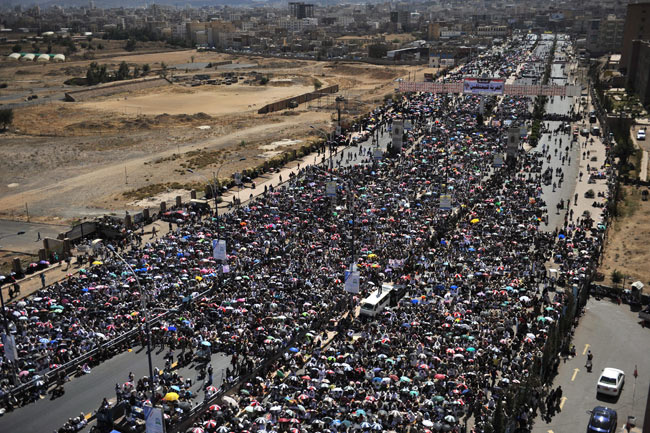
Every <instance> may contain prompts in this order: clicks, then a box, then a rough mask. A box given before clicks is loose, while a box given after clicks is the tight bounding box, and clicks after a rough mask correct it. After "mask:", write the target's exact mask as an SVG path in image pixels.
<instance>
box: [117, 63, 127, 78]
mask: <svg viewBox="0 0 650 433" xmlns="http://www.w3.org/2000/svg"><path fill="white" fill-rule="evenodd" d="M115 78H116V79H117V80H118V81H120V80H128V79H129V65H127V64H126V62H122V63H120V67H119V69H118V70H117V73H116V75H115Z"/></svg>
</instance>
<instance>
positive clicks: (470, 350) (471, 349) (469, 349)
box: [465, 347, 476, 352]
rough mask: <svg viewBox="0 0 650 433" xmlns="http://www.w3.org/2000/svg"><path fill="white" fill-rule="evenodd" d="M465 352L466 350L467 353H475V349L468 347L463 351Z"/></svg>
mask: <svg viewBox="0 0 650 433" xmlns="http://www.w3.org/2000/svg"><path fill="white" fill-rule="evenodd" d="M465 350H467V351H468V352H476V349H475V348H473V347H468V348H467V349H465Z"/></svg>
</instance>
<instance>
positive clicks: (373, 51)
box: [368, 44, 388, 59]
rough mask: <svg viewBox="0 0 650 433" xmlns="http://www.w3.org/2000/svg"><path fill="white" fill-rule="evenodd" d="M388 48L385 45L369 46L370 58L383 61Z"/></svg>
mask: <svg viewBox="0 0 650 433" xmlns="http://www.w3.org/2000/svg"><path fill="white" fill-rule="evenodd" d="M387 52H388V47H387V46H386V45H384V44H373V45H370V46H368V57H372V58H373V59H381V58H382V57H385V56H386V53H387Z"/></svg>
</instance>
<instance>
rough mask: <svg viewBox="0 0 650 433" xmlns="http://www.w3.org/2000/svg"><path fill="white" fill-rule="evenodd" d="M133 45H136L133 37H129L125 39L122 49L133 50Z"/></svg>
mask: <svg viewBox="0 0 650 433" xmlns="http://www.w3.org/2000/svg"><path fill="white" fill-rule="evenodd" d="M135 46H136V41H135V39H133V38H131V39H129V40H128V41H126V45H125V46H124V49H125V50H126V51H133V50H135Z"/></svg>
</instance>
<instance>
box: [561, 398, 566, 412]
mask: <svg viewBox="0 0 650 433" xmlns="http://www.w3.org/2000/svg"><path fill="white" fill-rule="evenodd" d="M566 401H567V398H566V397H562V399H561V400H560V410H562V408H563V407H564V403H566Z"/></svg>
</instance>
